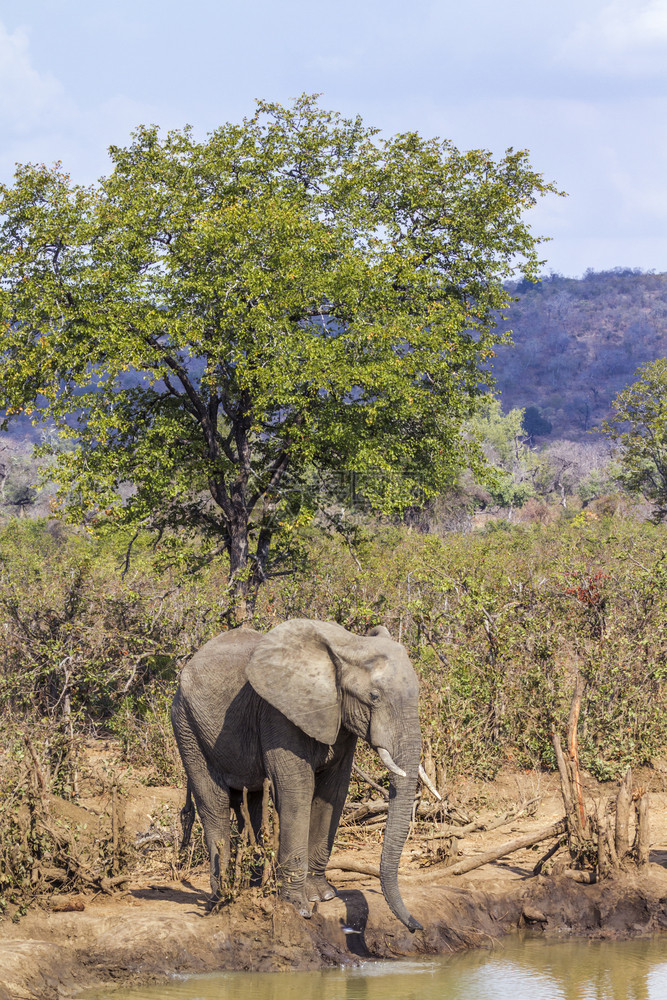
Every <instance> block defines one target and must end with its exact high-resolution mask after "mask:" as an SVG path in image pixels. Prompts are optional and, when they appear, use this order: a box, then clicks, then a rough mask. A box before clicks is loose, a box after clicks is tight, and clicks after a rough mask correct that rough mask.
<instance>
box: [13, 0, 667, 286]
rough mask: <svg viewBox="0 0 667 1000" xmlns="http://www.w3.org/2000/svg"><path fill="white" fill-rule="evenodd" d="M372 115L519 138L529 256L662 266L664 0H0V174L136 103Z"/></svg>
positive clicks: (135, 114)
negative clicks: (524, 158)
mask: <svg viewBox="0 0 667 1000" xmlns="http://www.w3.org/2000/svg"><path fill="white" fill-rule="evenodd" d="M304 91H305V92H308V93H314V92H321V93H322V94H323V98H322V103H323V104H324V105H325V106H327V107H330V108H333V109H336V110H339V111H341V112H343V113H344V114H349V115H352V114H357V113H360V114H361V115H362V116H363V117H364V119H365V120H366V121H367V123H369V124H373V125H376V126H378V127H380V128H381V129H382V130H383V131H384V132H386V133H387V134H392V133H395V132H398V131H404V130H409V129H416V130H418V131H420V132H422V133H423V134H425V135H439V136H442V137H443V138H448V139H451V140H452V141H453V142H454V143H455V144H456V145H457V146H459V147H460V148H462V149H466V148H472V147H485V148H488V149H491V150H492V151H493V152H494V153H496V154H500V153H502V151H503V150H504V149H505V148H506V147H508V146H513V147H514V148H522V149H523V148H527V149H529V150H530V152H531V160H532V163H533V166H534V167H535V168H536V169H537V170H539V171H540V172H541V173H542V174H544V176H545V178H546V179H548V180H554V181H556V183H557V184H558V185H559V186H560V187H561V188H562V189H564V190H565V191H567V192H568V194H569V197H568V198H567V199H560V198H555V197H551V198H549V199H545V200H544V201H542V202H541V203H540V205H539V206H538V207H537V208H536V209H535V210H533V212H532V213H531V215H530V216H529V221H530V223H531V225H532V226H533V229H534V230H535V232H536V233H540V234H542V235H548V236H551V237H552V242H550V243H548V244H546V245H545V246H544V248H543V254H542V256H544V257H545V258H546V264H545V267H544V270H545V271H546V272H548V271H550V270H554V271H559V272H561V273H563V274H568V275H574V276H578V275H581V274H583V272H584V271H585V270H586V269H587V268H589V267H590V268H594V269H596V270H600V269H605V268H611V267H639V268H642V269H645V270H655V271H667V0H558V2H555V3H550V4H548V3H541V2H539V0H537V2H536V0H512V2H505V3H502V2H500V0H466V2H465V3H462V2H461V0H456V2H453V0H412V4H411V5H408V4H407V3H405V0H401V2H395V0H382V2H380V0H356V2H352V0H338V2H336V3H332V2H330V3H327V4H324V3H321V2H318V0H311V2H310V3H305V2H302V0H281V2H276V0H273V2H268V0H254V2H253V0H246V2H245V3H239V2H237V3H233V4H232V3H229V2H227V0H217V2H212V0H189V2H188V3H187V4H186V3H183V0H179V2H178V3H177V2H175V0H160V2H157V0H134V2H130V0H111V2H107V3H106V4H102V3H99V2H95V0H92V2H91V0H88V2H81V0H0V137H1V138H0V180H2V181H5V182H7V181H9V180H10V179H11V176H12V173H13V169H14V163H15V162H23V161H26V160H31V161H40V162H47V163H49V162H52V161H54V160H56V159H60V160H62V162H63V165H64V166H65V167H66V169H68V170H69V171H70V173H71V174H72V176H73V178H74V179H75V180H77V181H82V182H89V181H92V180H94V179H96V178H97V177H98V176H100V175H102V174H104V173H105V172H106V171H107V168H108V159H107V154H106V149H107V147H108V146H109V145H110V144H111V143H115V144H121V145H122V144H124V143H126V142H127V140H128V139H129V135H130V132H131V130H132V129H133V128H134V127H136V126H137V125H139V124H142V123H156V124H158V125H160V126H163V127H164V128H171V127H176V126H180V125H183V124H185V123H189V124H191V125H193V126H194V128H195V129H196V130H197V132H198V133H200V134H201V135H203V134H204V133H205V132H207V131H209V130H211V129H214V128H216V127H217V126H218V125H220V124H221V123H223V122H225V121H238V120H239V119H241V118H242V117H243V116H244V115H249V114H251V113H252V111H253V107H254V103H253V102H254V99H255V98H266V99H268V100H276V101H281V102H288V101H289V100H290V99H291V98H293V97H295V96H297V95H298V94H300V93H302V92H304Z"/></svg>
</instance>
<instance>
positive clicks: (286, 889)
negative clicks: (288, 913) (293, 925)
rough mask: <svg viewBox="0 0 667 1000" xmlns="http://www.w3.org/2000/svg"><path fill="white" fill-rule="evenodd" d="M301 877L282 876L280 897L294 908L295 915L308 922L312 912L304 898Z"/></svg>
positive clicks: (302, 879) (302, 878)
mask: <svg viewBox="0 0 667 1000" xmlns="http://www.w3.org/2000/svg"><path fill="white" fill-rule="evenodd" d="M304 890H305V884H304V877H303V875H292V876H290V875H283V880H282V885H281V887H280V897H281V899H285V900H286V901H287V902H288V903H291V904H292V906H294V907H295V908H296V911H297V913H298V914H299V916H301V917H305V919H306V920H310V918H311V917H312V915H313V910H312V907H311V905H310V903H309V902H308V899H307V898H306V893H305V891H304Z"/></svg>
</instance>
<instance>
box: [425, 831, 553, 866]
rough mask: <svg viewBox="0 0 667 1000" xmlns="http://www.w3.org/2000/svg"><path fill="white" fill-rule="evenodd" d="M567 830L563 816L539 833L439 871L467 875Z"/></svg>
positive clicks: (517, 839)
mask: <svg viewBox="0 0 667 1000" xmlns="http://www.w3.org/2000/svg"><path fill="white" fill-rule="evenodd" d="M566 830H567V819H566V818H565V817H563V819H560V820H558V822H557V823H552V824H551V825H550V826H547V827H544V828H543V829H542V830H538V832H537V833H528V834H525V835H524V836H523V837H517V838H516V839H515V840H510V841H508V842H507V843H505V844H502V845H501V846H500V847H496V848H495V849H494V850H493V851H487V852H486V853H484V854H478V855H476V856H475V857H473V858H464V860H463V861H457V862H456V863H455V864H453V865H445V866H444V867H438V872H439V873H442V874H446V875H465V874H466V873H467V872H471V871H474V869H475V868H481V867H482V865H488V864H490V863H491V862H492V861H499V860H500V858H504V857H506V856H507V855H508V854H514V853H515V851H521V850H524V849H525V848H528V847H534V845H535V844H540V843H541V842H542V841H543V840H550V839H551V837H560V836H561V834H563V833H565V831H566Z"/></svg>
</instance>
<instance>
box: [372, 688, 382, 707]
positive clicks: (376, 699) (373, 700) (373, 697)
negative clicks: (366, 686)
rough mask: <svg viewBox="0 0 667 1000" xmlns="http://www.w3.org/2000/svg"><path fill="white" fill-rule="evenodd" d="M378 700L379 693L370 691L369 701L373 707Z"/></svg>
mask: <svg viewBox="0 0 667 1000" xmlns="http://www.w3.org/2000/svg"><path fill="white" fill-rule="evenodd" d="M379 700H380V692H379V691H371V701H372V703H373V704H374V705H375V704H376V703H377V702H378V701H379Z"/></svg>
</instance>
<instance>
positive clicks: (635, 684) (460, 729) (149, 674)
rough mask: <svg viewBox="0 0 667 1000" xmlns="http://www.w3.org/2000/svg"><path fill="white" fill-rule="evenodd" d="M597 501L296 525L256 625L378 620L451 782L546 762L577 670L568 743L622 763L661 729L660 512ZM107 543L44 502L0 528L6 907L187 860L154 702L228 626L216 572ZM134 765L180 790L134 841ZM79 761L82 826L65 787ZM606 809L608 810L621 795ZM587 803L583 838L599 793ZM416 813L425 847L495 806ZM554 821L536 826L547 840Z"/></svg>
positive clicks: (431, 755) (435, 764) (173, 758)
mask: <svg viewBox="0 0 667 1000" xmlns="http://www.w3.org/2000/svg"><path fill="white" fill-rule="evenodd" d="M606 509H613V505H612V506H611V507H608V508H598V509H595V508H594V509H592V510H591V509H590V508H587V509H586V510H584V511H579V512H576V513H575V512H572V513H570V512H569V511H567V510H566V511H564V512H563V511H562V508H560V511H561V513H558V511H557V510H556V511H554V513H553V514H550V516H549V517H548V518H540V519H537V520H536V521H535V523H522V524H514V525H512V524H509V523H508V522H506V521H502V522H492V523H491V524H489V525H488V526H487V527H486V528H485V529H484V530H481V531H477V532H474V533H472V534H467V535H461V534H454V533H452V534H449V535H446V536H444V537H440V536H437V535H433V534H430V535H424V534H419V533H415V532H414V531H410V530H408V529H406V528H403V527H394V526H387V525H385V526H383V525H372V524H370V522H369V523H368V524H366V525H359V530H358V533H357V537H356V539H355V543H354V546H352V545H348V544H347V543H346V542H345V540H343V539H341V538H340V536H335V537H332V536H329V535H326V534H324V533H322V532H320V531H317V532H316V531H315V530H313V531H312V533H310V534H306V535H305V536H304V538H303V544H304V553H305V564H304V569H303V570H302V571H301V572H299V573H297V574H295V575H293V576H291V577H282V578H280V579H278V580H275V581H273V582H272V583H271V584H270V585H268V586H267V587H266V588H265V590H264V591H263V592H262V594H261V597H260V601H259V603H258V606H257V610H256V622H255V625H256V627H257V628H260V629H263V628H269V627H271V626H272V625H274V624H276V623H277V622H279V621H281V620H283V619H285V618H289V617H297V616H302V617H314V618H325V619H332V620H335V621H338V622H340V623H341V624H342V625H344V626H345V627H347V628H350V629H352V630H358V631H363V630H365V629H366V628H367V627H368V626H370V625H374V624H378V623H382V624H384V625H386V626H387V627H388V628H389V629H390V631H391V632H392V634H393V635H394V636H395V637H396V638H399V639H400V640H401V641H402V642H404V643H405V644H406V646H407V647H408V649H409V651H410V655H411V657H412V659H413V662H414V663H415V666H416V668H417V670H418V672H419V674H420V677H421V683H422V728H423V733H424V749H425V766H426V768H427V770H428V771H429V772H430V773H431V775H432V777H433V779H434V780H435V782H436V783H437V784H438V785H439V786H440V788H441V789H442V791H443V792H445V793H446V792H447V791H448V789H449V788H450V787H451V785H452V783H453V782H454V780H455V779H456V778H457V776H460V775H461V774H468V775H470V776H477V777H485V778H489V777H493V776H494V774H496V773H497V771H498V770H499V769H500V768H503V767H507V766H511V767H513V768H515V769H519V770H524V771H525V770H530V769H534V770H535V771H536V772H539V771H544V770H547V771H551V772H554V771H555V770H556V768H557V748H556V744H555V742H554V738H553V733H554V731H555V732H557V733H560V734H563V736H565V734H566V733H567V731H568V718H569V717H570V709H571V701H572V695H573V692H575V689H576V685H577V679H578V678H581V690H580V699H579V710H578V718H577V722H576V725H575V733H576V735H577V747H576V749H577V761H578V762H579V761H580V766H581V768H583V769H584V771H586V772H588V774H589V775H591V776H593V777H594V778H596V779H600V780H606V779H610V778H620V777H622V776H623V775H624V774H625V773H626V770H627V768H628V767H629V766H641V765H647V764H650V763H651V761H652V760H654V759H656V758H658V757H660V755H661V754H662V752H663V751H664V748H665V746H666V745H667V721H666V720H667V712H666V711H665V708H666V707H667V706H666V705H665V700H666V699H665V683H664V681H665V674H666V672H667V588H666V587H665V577H666V574H667V559H666V558H665V548H664V546H665V542H664V529H661V528H659V527H656V526H654V525H651V524H649V523H642V522H639V521H637V520H634V519H632V518H631V517H626V516H621V514H619V513H616V514H614V515H612V514H607V515H605V513H604V512H605V510H606ZM122 563H123V559H122V555H121V549H120V548H119V549H118V550H115V549H113V548H111V547H110V546H109V545H108V544H106V543H102V542H99V541H95V540H93V539H92V538H90V537H89V536H87V535H86V534H84V533H77V532H69V531H65V530H63V529H62V528H61V527H60V526H59V525H58V524H57V523H55V522H47V521H27V520H22V519H13V520H12V521H10V522H9V523H7V524H6V525H5V526H4V527H3V528H2V530H1V532H0V566H1V572H2V576H1V578H0V628H1V629H2V634H3V643H2V650H1V651H0V712H1V715H0V746H1V748H2V749H1V750H0V770H1V781H2V788H3V794H2V799H1V800H0V906H2V908H3V909H4V908H7V909H8V912H12V913H17V912H21V910H22V909H24V908H25V907H26V906H27V905H28V904H29V902H30V901H31V900H33V899H38V898H41V897H43V896H44V894H49V893H54V892H56V893H62V892H64V891H68V890H69V889H72V888H87V889H89V890H91V891H94V892H108V891H110V890H111V889H113V888H114V886H117V885H118V884H121V883H122V882H123V881H124V880H125V879H127V877H128V872H136V871H137V870H138V868H140V867H141V866H142V865H143V866H145V865H147V864H149V863H150V862H151V858H152V859H153V861H156V859H159V864H161V865H168V866H173V868H172V870H175V867H176V866H177V865H178V864H182V863H183V859H179V858H178V856H177V851H176V847H175V843H176V832H175V822H176V816H177V804H178V802H179V800H180V797H181V795H182V792H181V791H180V790H179V789H178V788H177V787H173V786H178V785H179V784H180V782H181V771H180V764H179V762H178V759H177V755H176V753H175V749H174V743H173V739H172V735H171V730H170V725H169V720H168V709H169V702H170V698H171V695H172V693H173V690H174V686H175V679H176V676H177V672H178V669H179V666H180V665H181V664H182V663H183V662H184V661H185V660H186V659H187V658H188V657H189V656H190V655H191V654H192V652H193V651H194V650H195V649H197V648H198V647H199V646H200V645H201V644H202V643H203V642H205V641H206V640H207V639H208V638H209V637H210V636H212V635H213V634H215V633H217V632H219V631H220V630H222V629H224V628H226V627H227V626H228V619H229V614H228V608H227V607H226V604H225V598H224V595H225V577H224V572H223V570H222V568H216V567H209V568H208V569H207V570H204V571H203V572H202V573H200V574H199V575H198V576H190V577H178V576H177V575H176V574H175V573H171V572H168V571H164V572H163V573H162V575H161V576H158V575H156V573H155V570H154V569H153V564H152V552H151V550H150V548H149V546H148V545H147V544H146V545H145V546H143V547H142V546H141V545H140V544H139V545H137V546H135V558H134V562H133V564H132V565H131V567H130V569H129V571H128V572H127V573H126V574H125V576H123V575H122V574H121V570H122ZM101 739H102V740H106V741H107V742H108V745H109V747H111V748H113V750H114V752H115V753H116V754H117V757H116V759H115V762H113V761H112V755H111V754H110V753H107V754H106V755H104V754H103V755H102V760H103V762H104V763H103V765H99V762H98V767H97V770H96V771H95V773H94V774H93V773H92V772H91V770H90V746H93V747H96V746H99V740H101ZM568 745H569V744H568ZM86 746H88V749H87V750H86ZM357 762H358V768H359V769H358V770H357V771H356V772H355V775H354V776H353V781H352V787H351V794H350V799H349V805H348V809H347V812H346V815H345V819H344V824H343V827H342V828H341V837H342V838H343V841H344V840H345V838H348V837H350V836H352V831H354V830H356V831H357V832H359V831H361V834H360V835H361V836H362V837H366V838H367V837H369V836H370V837H379V836H380V831H381V826H382V814H383V810H384V808H385V791H384V785H385V781H386V779H385V778H384V777H383V776H382V775H381V773H380V770H379V769H378V768H376V765H375V762H374V760H373V755H372V754H370V752H367V751H366V750H365V749H362V751H361V752H360V754H359V755H358V758H357ZM578 766H579V764H578ZM132 768H135V769H137V771H139V770H140V773H141V782H142V783H143V785H144V786H145V787H147V788H150V786H151V785H154V786H161V787H162V786H172V792H173V795H172V799H173V801H174V807H173V809H171V810H170V811H169V814H168V815H167V814H165V815H163V816H157V815H156V816H155V817H154V821H151V824H150V826H149V827H148V828H147V829H145V830H142V831H141V836H142V838H143V839H139V840H138V839H136V829H135V831H134V832H133V834H132V837H131V838H129V837H128V835H127V834H126V822H125V816H124V806H125V805H127V807H128V808H129V807H130V805H131V803H128V802H126V797H125V791H124V790H126V789H127V787H129V786H128V785H127V782H126V781H125V778H124V777H123V776H124V775H125V776H126V775H127V774H128V773H129V771H131V769H132ZM91 782H93V783H97V785H96V787H97V791H96V794H97V796H98V800H99V801H98V806H97V809H96V819H95V822H94V823H93V824H92V826H91V820H90V817H89V814H88V811H87V810H85V811H84V810H81V809H80V808H79V806H78V804H77V803H78V801H80V800H81V799H82V798H83V797H85V796H87V797H88V798H89V797H90V794H91V790H90V785H91ZM637 798H638V797H637ZM530 808H531V804H530V802H529V801H528V800H526V801H522V802H518V803H516V804H515V805H512V804H511V803H510V804H508V806H507V808H506V809H504V810H501V814H502V813H504V814H505V815H504V816H503V815H500V816H496V817H495V820H496V821H499V822H504V823H511V822H512V820H513V819H514V818H515V816H516V815H517V810H519V811H520V810H525V809H530ZM604 808H605V811H604V822H607V821H609V820H610V816H612V815H613V814H614V812H615V813H616V815H618V807H614V806H613V804H612V805H611V806H605V807H604ZM628 808H630V807H628ZM632 808H634V807H632ZM587 810H588V812H587V815H588V816H589V817H590V819H589V826H588V828H587V831H588V832H587V834H586V835H587V836H588V837H589V839H590V840H591V843H592V844H593V846H594V847H596V845H597V843H598V837H597V833H596V831H598V830H599V829H601V828H602V826H601V824H602V818H601V817H602V814H600V815H597V814H596V813H595V809H594V808H592V807H590V806H588V807H587ZM610 810H611V812H610ZM415 819H416V822H417V828H416V837H417V841H418V845H419V847H420V850H421V853H422V856H423V858H424V859H425V863H426V861H427V862H429V863H433V862H440V863H442V862H443V859H448V860H449V861H452V862H456V850H457V844H458V841H459V839H460V837H461V836H462V835H465V834H467V833H470V832H474V829H475V826H476V825H477V827H478V828H479V827H481V826H485V827H486V828H487V829H488V824H489V823H490V822H494V818H493V817H488V816H486V817H485V819H484V821H483V822H482V821H481V820H480V819H479V817H478V816H476V815H475V809H472V810H471V809H470V808H466V806H465V804H463V803H461V802H460V801H458V802H457V801H456V798H455V797H452V796H451V795H450V796H449V797H447V795H445V800H444V803H443V804H441V805H438V804H436V803H435V802H434V801H431V800H428V799H427V798H423V799H421V800H420V801H418V802H417V803H416V807H415ZM570 828H571V829H570V832H572V829H573V821H572V820H571V821H570ZM632 829H633V830H634V829H635V826H632ZM636 829H637V830H638V829H639V824H637V825H636ZM538 832H539V831H538ZM355 835H356V834H355ZM561 835H562V831H557V832H554V831H550V833H549V836H550V837H551V838H552V839H554V838H555V839H556V843H558V844H561V841H562V836H561ZM637 836H638V834H637ZM580 839H581V838H580ZM626 839H627V833H626ZM608 842H609V838H607V839H606V840H605V844H606V843H608ZM614 844H616V841H614ZM151 845H152V846H151ZM194 845H195V846H194V850H195V854H194V855H191V856H190V858H189V860H188V859H186V860H187V863H189V864H195V863H196V862H197V861H198V860H201V857H200V856H199V855H201V851H202V848H201V842H200V840H198V839H197V838H196V837H195V838H194ZM632 846H633V845H632V844H630V845H629V846H628V847H627V848H626V850H627V851H630V850H631V848H632ZM158 849H159V850H158ZM636 849H637V850H640V849H641V845H639V846H638V847H637V848H636ZM160 852H162V853H160ZM197 852H199V854H197ZM569 853H570V857H571V863H572V864H574V865H575V866H576V865H579V866H581V865H584V867H585V866H586V865H588V866H589V867H590V866H591V864H593V865H597V864H598V861H600V862H601V863H602V864H608V863H609V864H611V861H610V860H609V857H607V860H604V859H600V858H597V857H595V858H593V859H591V856H590V851H589V852H588V855H587V852H586V851H585V850H583V849H582V848H581V844H579V846H578V847H577V845H576V844H573V842H572V840H570V843H569ZM608 854H609V852H608ZM612 860H613V859H612ZM269 861H270V858H269V860H268V861H267V857H266V856H264V857H263V858H261V859H260V858H259V855H257V851H256V845H253V844H241V855H240V860H239V855H238V854H237V857H236V860H235V862H234V864H235V875H234V878H235V881H236V884H237V885H241V884H244V882H247V881H248V880H249V879H250V878H251V876H252V872H253V869H254V868H256V866H257V865H258V864H260V862H261V867H262V872H263V875H262V877H263V878H264V881H265V882H267V880H268V878H269V874H270V872H269V867H270V866H269V867H267V866H268V865H269ZM156 863H157V861H156Z"/></svg>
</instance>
